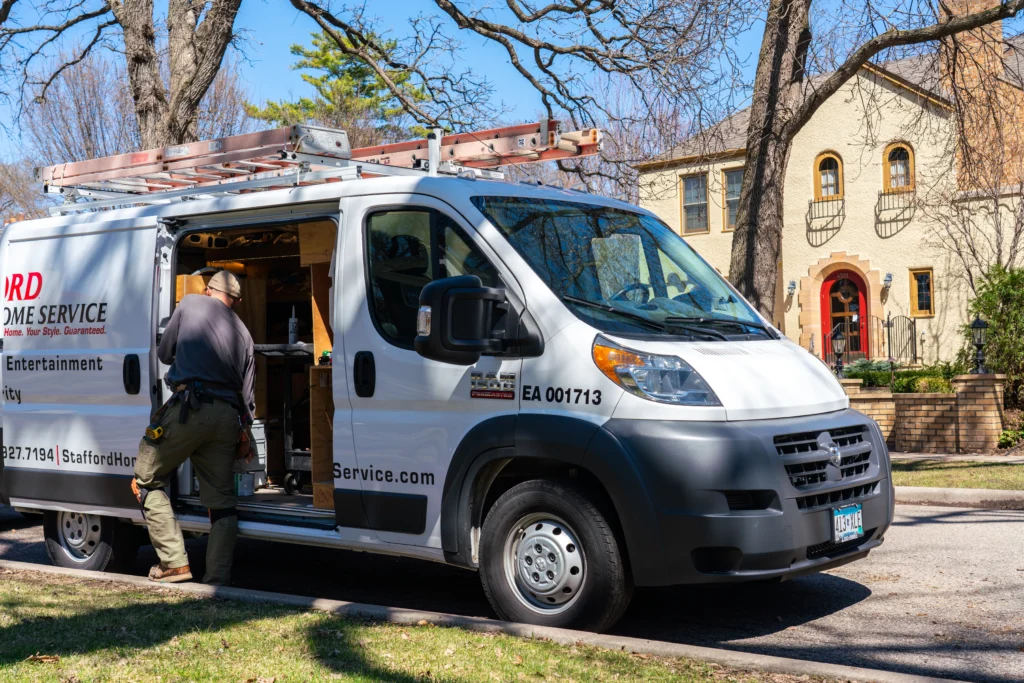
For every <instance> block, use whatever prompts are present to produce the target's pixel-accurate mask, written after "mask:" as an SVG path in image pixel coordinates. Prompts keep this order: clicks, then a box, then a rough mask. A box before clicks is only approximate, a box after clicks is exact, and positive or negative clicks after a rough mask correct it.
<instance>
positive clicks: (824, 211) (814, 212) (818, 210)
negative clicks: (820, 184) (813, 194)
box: [807, 198, 846, 221]
mask: <svg viewBox="0 0 1024 683" xmlns="http://www.w3.org/2000/svg"><path fill="white" fill-rule="evenodd" d="M807 217H808V218H809V219H810V220H812V221H817V220H834V219H842V218H846V199H844V198H840V199H818V200H812V201H811V203H810V207H809V209H808V214H807Z"/></svg>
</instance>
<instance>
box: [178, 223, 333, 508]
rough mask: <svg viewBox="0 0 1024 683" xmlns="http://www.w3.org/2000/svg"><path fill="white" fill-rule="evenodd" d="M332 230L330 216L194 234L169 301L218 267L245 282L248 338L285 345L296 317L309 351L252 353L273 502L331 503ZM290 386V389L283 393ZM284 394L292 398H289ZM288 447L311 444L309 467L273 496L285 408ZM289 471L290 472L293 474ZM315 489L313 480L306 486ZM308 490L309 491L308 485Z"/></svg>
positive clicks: (183, 249) (267, 494)
mask: <svg viewBox="0 0 1024 683" xmlns="http://www.w3.org/2000/svg"><path fill="white" fill-rule="evenodd" d="M336 235H337V226H336V223H335V222H334V221H332V220H319V221H307V222H300V223H292V224H273V225H267V226H260V225H253V226H247V227H245V228H239V229H232V230H225V231H212V232H203V233H191V234H188V235H185V236H184V237H183V238H182V240H181V242H180V243H179V245H178V251H177V254H178V256H177V267H176V272H177V277H176V283H175V285H176V286H175V302H176V303H177V302H178V301H181V299H182V298H183V297H184V296H186V295H188V294H202V293H203V292H204V291H205V289H206V284H207V283H208V282H209V280H210V278H211V277H212V276H213V274H214V273H216V272H217V271H218V270H221V269H224V270H228V271H230V272H232V273H234V274H235V275H236V276H237V277H238V279H239V281H240V283H241V286H242V300H241V302H240V303H239V304H238V306H237V307H236V308H235V312H236V313H237V314H238V316H239V318H240V319H241V320H242V322H243V323H244V324H245V326H246V327H247V328H248V330H249V333H250V334H251V335H252V339H253V343H254V344H255V345H257V347H259V346H260V345H271V344H273V345H280V344H288V342H289V335H288V330H289V318H291V317H292V316H293V315H294V316H295V317H296V318H297V319H298V340H299V342H302V343H305V344H311V345H312V354H309V355H299V356H298V357H296V356H291V357H279V356H273V355H269V356H268V355H264V354H263V353H257V354H256V383H255V384H256V396H255V400H256V409H255V411H254V417H255V419H256V420H257V421H258V422H261V423H262V425H263V426H264V428H265V434H266V452H267V457H266V479H267V484H268V486H267V487H266V488H265V489H262V490H260V491H257V492H256V496H255V498H257V499H259V502H261V503H263V502H270V503H271V504H273V503H274V502H275V501H277V502H281V503H282V504H287V505H289V506H290V507H294V506H296V505H299V506H301V505H312V506H314V507H317V508H328V509H329V508H333V506H334V502H333V491H334V479H333V473H332V470H333V460H334V458H333V425H332V420H333V413H334V406H333V396H332V391H331V387H330V379H331V373H330V366H329V365H317V363H324V362H326V361H324V360H321V359H323V358H325V352H326V358H330V356H331V352H332V351H333V346H334V331H333V330H332V329H331V327H330V291H331V273H330V264H331V258H332V255H333V252H334V244H335V239H336ZM289 383H290V385H291V386H290V388H291V391H290V392H288V391H287V389H288V384H289ZM289 393H290V396H291V401H290V404H288V405H286V404H285V403H286V402H285V397H286V396H288V395H289ZM288 410H290V415H289V420H288V425H289V431H290V432H291V434H292V447H293V448H294V449H297V450H309V455H310V462H311V471H309V472H299V473H297V478H298V479H299V480H300V482H301V483H303V484H307V486H305V487H304V488H303V489H302V492H301V493H300V495H298V496H283V495H273V494H274V493H278V494H279V493H280V491H279V490H277V489H276V488H275V487H277V486H280V485H282V484H283V483H284V481H285V476H286V475H287V474H288V469H287V467H286V464H287V459H286V457H285V443H286V442H285V431H284V426H285V412H286V411H288ZM293 476H295V474H293ZM309 485H311V486H309ZM310 488H311V489H312V494H311V495H310V493H309V491H310Z"/></svg>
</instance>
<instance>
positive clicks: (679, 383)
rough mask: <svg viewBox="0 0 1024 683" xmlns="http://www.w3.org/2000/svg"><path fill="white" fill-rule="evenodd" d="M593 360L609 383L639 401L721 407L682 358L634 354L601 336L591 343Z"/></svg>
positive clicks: (702, 381) (719, 402)
mask: <svg viewBox="0 0 1024 683" xmlns="http://www.w3.org/2000/svg"><path fill="white" fill-rule="evenodd" d="M593 356H594V363H595V364H596V365H597V368H598V370H600V371H601V372H603V373H604V374H605V376H606V377H608V379H610V380H611V381H613V382H615V383H616V384H618V385H619V386H620V387H622V388H623V389H625V390H626V391H628V392H630V393H632V394H636V395H637V396H639V397H641V398H646V399H647V400H649V401H657V402H659V403H673V404H675V405H681V406H720V405H722V403H721V401H719V400H718V397H717V396H715V392H713V391H712V390H711V387H709V386H708V384H707V382H705V381H704V378H703V377H701V376H700V374H699V373H698V372H697V371H696V370H694V369H693V368H692V367H690V364H689V363H687V362H686V361H684V360H683V359H682V358H677V357H676V356H658V355H655V354H652V353H644V352H642V351H633V350H632V349H626V348H623V347H621V346H619V345H618V344H616V343H614V342H612V341H609V340H608V339H605V338H604V337H602V336H598V337H597V339H595V340H594V348H593Z"/></svg>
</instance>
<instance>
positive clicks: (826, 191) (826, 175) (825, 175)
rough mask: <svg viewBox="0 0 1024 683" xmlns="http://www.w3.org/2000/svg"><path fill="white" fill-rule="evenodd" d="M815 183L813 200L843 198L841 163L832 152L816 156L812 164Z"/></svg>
mask: <svg viewBox="0 0 1024 683" xmlns="http://www.w3.org/2000/svg"><path fill="white" fill-rule="evenodd" d="M814 168H815V173H816V181H815V185H814V200H815V201H819V202H820V201H824V200H828V199H842V198H843V161H842V159H840V158H839V156H838V155H836V154H834V153H832V152H824V153H822V154H819V155H818V158H817V159H816V160H815V163H814Z"/></svg>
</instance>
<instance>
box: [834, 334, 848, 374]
mask: <svg viewBox="0 0 1024 683" xmlns="http://www.w3.org/2000/svg"><path fill="white" fill-rule="evenodd" d="M832 350H833V351H834V352H835V354H836V377H838V378H839V379H843V354H844V353H846V335H844V334H843V331H842V330H839V331H837V332H836V333H835V334H834V335H833V336H832Z"/></svg>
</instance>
